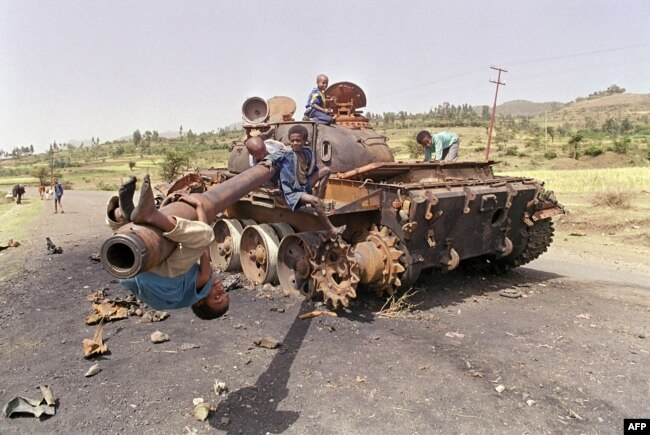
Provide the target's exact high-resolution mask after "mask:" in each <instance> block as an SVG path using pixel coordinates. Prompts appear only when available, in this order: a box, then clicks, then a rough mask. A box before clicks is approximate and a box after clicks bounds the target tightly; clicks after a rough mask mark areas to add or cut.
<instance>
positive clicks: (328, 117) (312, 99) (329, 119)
mask: <svg viewBox="0 0 650 435" xmlns="http://www.w3.org/2000/svg"><path fill="white" fill-rule="evenodd" d="M328 84H329V79H328V78H327V76H326V75H325V74H319V75H318V77H316V87H315V88H314V89H312V90H311V92H310V93H309V97H307V104H306V105H305V108H306V109H307V110H305V117H306V118H309V119H313V120H314V122H315V123H316V124H325V125H330V124H331V123H333V122H334V116H333V115H334V111H333V110H332V109H327V108H326V107H325V93H324V92H325V89H327V85H328Z"/></svg>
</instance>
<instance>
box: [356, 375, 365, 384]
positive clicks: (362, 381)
mask: <svg viewBox="0 0 650 435" xmlns="http://www.w3.org/2000/svg"><path fill="white" fill-rule="evenodd" d="M366 379H367V378H366V377H365V376H363V377H361V376H357V383H358V384H363V383H364V382H366Z"/></svg>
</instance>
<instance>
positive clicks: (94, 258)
mask: <svg viewBox="0 0 650 435" xmlns="http://www.w3.org/2000/svg"><path fill="white" fill-rule="evenodd" d="M88 258H90V261H94V262H95V263H99V262H100V261H101V258H100V257H99V253H98V252H96V253H94V254H90V255H89V256H88Z"/></svg>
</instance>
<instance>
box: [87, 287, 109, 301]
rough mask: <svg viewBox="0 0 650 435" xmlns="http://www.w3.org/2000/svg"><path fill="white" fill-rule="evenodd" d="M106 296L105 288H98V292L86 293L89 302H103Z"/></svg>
mask: <svg viewBox="0 0 650 435" xmlns="http://www.w3.org/2000/svg"><path fill="white" fill-rule="evenodd" d="M104 298H106V290H105V289H102V290H97V291H96V292H92V293H90V294H87V295H86V300H87V301H88V302H101V301H102V300H103V299H104Z"/></svg>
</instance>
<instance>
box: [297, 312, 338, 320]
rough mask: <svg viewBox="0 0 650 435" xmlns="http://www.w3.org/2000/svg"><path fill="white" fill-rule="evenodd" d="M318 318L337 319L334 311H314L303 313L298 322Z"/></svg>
mask: <svg viewBox="0 0 650 435" xmlns="http://www.w3.org/2000/svg"><path fill="white" fill-rule="evenodd" d="M318 316H331V317H338V316H337V314H336V313H335V312H334V311H328V310H314V311H310V312H308V313H304V314H301V315H299V316H298V318H299V319H300V320H305V319H311V318H312V317H318Z"/></svg>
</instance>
